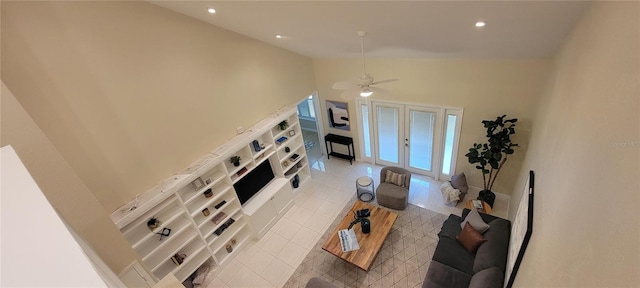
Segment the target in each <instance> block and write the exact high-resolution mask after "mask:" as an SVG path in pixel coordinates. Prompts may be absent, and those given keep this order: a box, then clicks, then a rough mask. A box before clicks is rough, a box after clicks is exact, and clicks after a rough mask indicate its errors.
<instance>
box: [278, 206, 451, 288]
mask: <svg viewBox="0 0 640 288" xmlns="http://www.w3.org/2000/svg"><path fill="white" fill-rule="evenodd" d="M355 201H356V198H355V197H354V198H353V199H352V200H351V201H350V202H349V203H347V205H345V207H344V209H343V210H342V211H341V212H340V213H339V214H338V217H336V220H334V221H333V223H332V224H331V225H330V226H329V228H328V229H327V231H326V232H325V233H324V235H323V236H322V237H321V238H320V240H318V242H317V243H316V244H315V246H314V247H313V248H312V249H311V251H310V252H309V254H307V256H306V257H305V258H304V260H303V261H302V264H300V266H298V268H297V269H296V271H295V272H294V273H293V275H292V276H291V277H290V278H289V280H288V281H287V282H286V283H285V285H284V287H304V286H305V285H306V283H307V281H309V279H311V278H312V277H318V278H322V279H324V280H327V281H329V282H332V283H333V284H334V285H336V286H337V287H421V286H422V281H423V280H424V276H425V275H426V274H427V269H428V268H429V263H430V262H431V257H432V256H433V251H434V250H435V248H436V245H437V243H438V236H437V234H438V232H440V228H441V227H442V223H443V222H444V220H445V219H446V218H447V217H448V215H444V214H440V213H438V212H434V211H430V210H427V209H424V208H420V207H418V206H415V205H411V204H409V207H407V209H405V210H402V211H397V210H393V211H395V212H397V213H398V219H397V220H396V223H395V224H394V225H393V228H392V229H391V232H390V233H389V235H388V236H387V239H386V240H385V242H384V244H383V245H382V249H381V250H380V252H379V253H378V256H377V257H376V260H375V261H374V262H373V264H372V265H371V268H370V269H369V271H368V272H367V271H364V270H362V269H360V268H358V267H356V266H355V265H353V264H351V263H348V262H346V261H344V260H342V259H340V258H338V257H336V256H333V255H331V254H329V252H326V251H324V250H322V244H324V242H325V241H326V240H327V238H328V237H329V234H330V233H333V231H334V230H335V228H336V226H337V225H338V224H339V223H340V220H341V219H342V218H343V217H344V216H345V215H346V213H347V212H348V211H349V209H350V208H351V207H352V206H353V204H354V202H355ZM374 205H377V204H375V203H374Z"/></svg>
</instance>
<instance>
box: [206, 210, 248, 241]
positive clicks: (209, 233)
mask: <svg viewBox="0 0 640 288" xmlns="http://www.w3.org/2000/svg"><path fill="white" fill-rule="evenodd" d="M228 204H229V203H227V205H228ZM221 211H223V210H221ZM238 211H240V207H236V208H235V209H233V210H232V211H231V212H225V214H227V216H226V217H224V219H222V221H220V223H218V224H214V226H213V228H209V229H206V232H203V233H202V235H204V236H205V237H207V239H209V237H210V236H211V235H215V234H214V233H213V232H215V231H216V230H217V229H218V228H220V227H222V224H224V223H226V222H227V221H228V220H229V219H231V218H233V220H235V221H238V220H239V219H240V217H242V213H238ZM236 214H240V215H239V216H238V215H236ZM234 216H235V217H234ZM205 223H212V224H213V222H210V221H209V222H205ZM233 224H236V223H233ZM233 224H232V225H231V226H233ZM204 226H205V225H203V226H202V227H200V230H201V231H202V230H204V229H205V227H204ZM222 234H224V231H223V232H222ZM216 236H217V235H216ZM216 236H214V237H216ZM217 237H219V236H217Z"/></svg>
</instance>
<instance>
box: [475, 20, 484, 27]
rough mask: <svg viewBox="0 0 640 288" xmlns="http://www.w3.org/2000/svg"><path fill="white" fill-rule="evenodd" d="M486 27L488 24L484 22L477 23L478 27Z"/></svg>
mask: <svg viewBox="0 0 640 288" xmlns="http://www.w3.org/2000/svg"><path fill="white" fill-rule="evenodd" d="M484 25H486V23H484V21H478V22H476V27H484Z"/></svg>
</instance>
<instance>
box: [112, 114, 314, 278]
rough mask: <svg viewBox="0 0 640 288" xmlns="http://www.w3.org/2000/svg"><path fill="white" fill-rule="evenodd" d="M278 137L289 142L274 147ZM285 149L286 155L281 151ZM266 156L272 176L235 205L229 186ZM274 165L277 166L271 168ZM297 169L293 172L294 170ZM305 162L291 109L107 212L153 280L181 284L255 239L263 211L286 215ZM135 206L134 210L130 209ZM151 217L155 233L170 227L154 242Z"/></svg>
mask: <svg viewBox="0 0 640 288" xmlns="http://www.w3.org/2000/svg"><path fill="white" fill-rule="evenodd" d="M283 120H287V121H288V122H289V127H287V129H285V130H284V131H281V130H279V129H278V125H277V124H278V123H280V122H281V121H283ZM290 131H294V132H295V134H294V135H293V136H290V134H289V133H290ZM280 137H287V140H286V141H285V142H284V143H283V144H281V145H277V144H276V140H277V139H278V138H280ZM254 141H258V143H259V144H260V145H262V146H263V147H264V148H262V149H261V150H260V151H257V152H256V151H255V149H254V145H253V142H254ZM284 147H289V148H291V150H290V151H289V152H285V151H284V150H285V148H284ZM294 153H296V154H298V155H299V158H298V159H296V160H291V159H290V158H291V155H293V154H294ZM232 156H240V158H241V161H240V162H241V165H239V166H237V167H236V166H233V164H232V163H230V162H229V159H230V158H231V157H232ZM267 159H268V160H269V161H270V163H271V167H272V169H273V172H274V174H275V175H276V177H275V179H273V180H271V181H270V182H269V184H267V185H266V187H264V188H263V189H262V190H261V191H260V192H259V193H258V194H256V195H255V196H254V197H252V198H251V199H250V200H249V201H247V202H246V203H244V205H241V204H240V201H239V200H238V197H237V195H236V193H235V190H233V189H232V188H233V183H236V182H237V181H239V180H240V179H242V178H243V177H245V176H246V175H247V174H248V173H250V172H251V171H253V170H254V169H255V168H256V167H257V166H258V165H260V164H263V163H264V162H265V161H266V160H267ZM283 161H289V162H290V163H291V164H289V165H288V166H287V167H286V168H285V169H283V167H282V162H283ZM278 162H279V164H280V165H277V164H276V163H278ZM298 164H300V167H299V168H293V167H296V165H298ZM308 165H309V164H308V158H307V155H306V151H305V150H304V141H303V138H302V132H301V130H300V123H299V122H298V119H297V114H296V106H290V107H286V108H284V109H282V110H279V111H277V112H275V113H274V114H273V115H272V116H270V117H268V118H266V119H264V120H262V121H260V122H258V124H255V125H254V126H253V127H250V128H248V129H246V130H245V133H242V134H240V135H237V136H235V137H233V138H232V139H231V140H229V141H226V142H225V143H224V144H222V145H221V146H220V147H218V148H217V149H214V151H212V152H210V153H208V154H206V155H204V156H203V157H201V158H200V159H198V160H196V161H195V162H194V163H192V164H190V165H189V166H188V167H187V168H185V169H183V170H181V172H178V173H177V174H174V175H171V176H170V177H169V178H168V179H166V180H165V181H163V182H162V184H160V185H157V186H156V187H154V188H152V189H150V190H149V191H150V192H149V191H148V192H145V193H143V194H141V195H140V196H139V197H138V198H137V199H134V200H132V201H130V202H129V203H127V204H126V205H125V206H123V207H122V208H120V209H119V210H117V211H116V212H113V213H112V214H111V219H112V220H113V221H114V223H115V224H116V225H117V226H118V228H120V231H121V232H122V233H123V235H124V236H125V237H126V239H127V240H128V241H129V243H130V244H131V247H133V249H134V251H135V252H136V253H137V254H138V259H142V261H143V262H144V264H145V266H146V267H147V268H149V269H150V271H151V272H153V274H154V275H155V276H156V277H158V278H163V277H165V276H166V275H167V274H170V273H171V274H173V275H175V276H176V278H178V279H179V280H180V281H181V282H183V281H185V279H187V278H188V277H189V276H190V275H192V274H193V273H194V271H196V270H197V269H198V268H199V267H200V266H201V265H202V264H203V263H205V262H206V261H210V262H212V263H211V269H214V270H215V269H217V268H219V267H221V266H222V265H223V264H225V263H228V262H229V261H230V260H231V259H233V258H234V257H235V256H236V255H237V254H238V253H239V251H241V250H242V247H244V246H246V245H247V244H248V243H249V242H250V240H251V238H252V237H254V236H255V234H253V232H252V229H251V228H250V227H253V225H254V224H255V221H259V220H264V219H266V220H268V221H269V223H274V222H273V221H272V220H269V219H267V218H265V217H264V216H265V215H266V214H265V213H262V212H264V211H270V209H274V208H275V210H276V211H277V213H278V215H280V216H281V215H282V214H283V213H284V212H286V209H288V208H289V207H290V205H292V203H293V194H292V190H291V186H290V185H291V184H290V180H291V179H292V178H293V177H294V175H299V176H300V180H301V181H300V183H303V181H309V179H310V174H311V173H310V171H309V167H308ZM243 168H246V169H247V171H246V172H244V173H243V174H242V175H240V176H238V175H237V174H236V173H237V172H238V171H240V170H241V169H243ZM291 169H297V171H295V172H293V171H291V174H290V175H287V176H286V177H285V178H283V177H282V175H283V174H284V173H285V172H287V171H290V170H291ZM195 179H201V180H202V181H203V182H204V183H203V185H202V187H201V188H200V189H195V188H194V185H193V184H192V182H193V181H194V180H195ZM207 182H208V183H207ZM198 186H199V185H198ZM207 189H211V190H212V192H213V196H212V197H210V198H206V197H205V196H204V195H203V194H204V191H206V190H207ZM282 191H284V192H282ZM285 192H286V193H285ZM138 201H139V204H137V202H138ZM222 201H226V202H225V204H223V205H221V206H220V207H219V208H218V209H215V208H214V207H215V205H217V204H218V203H221V202H222ZM134 204H136V205H137V207H138V208H137V209H135V210H129V208H130V207H132V206H133V205H134ZM265 205H269V206H265ZM205 208H207V209H208V210H209V212H210V213H209V215H208V216H204V214H203V213H202V210H203V209H205ZM221 213H224V214H221ZM245 213H246V214H245ZM216 215H217V216H219V217H220V218H221V221H220V222H218V223H217V224H215V223H213V222H212V221H211V219H213V218H214V217H215V216H216ZM247 215H248V216H247ZM267 216H268V215H267ZM280 216H277V217H280ZM151 217H156V218H157V219H158V220H160V221H161V224H160V228H158V229H159V230H160V231H161V230H162V228H165V227H166V228H170V229H172V230H171V233H170V235H169V236H164V237H163V238H162V240H160V235H157V234H155V233H154V232H153V231H151V230H149V228H148V227H147V221H148V220H149V219H150V218H151ZM229 219H234V222H233V224H231V225H230V226H228V227H227V228H226V229H225V230H224V231H222V233H221V234H220V235H215V233H214V231H216V230H217V229H219V228H220V227H222V226H223V225H224V223H227V221H229ZM274 219H277V218H274ZM263 222H265V221H263ZM265 227H266V226H265ZM158 229H156V231H158ZM265 229H267V228H265ZM231 239H235V240H236V244H235V245H233V251H232V252H231V253H228V252H227V251H226V247H225V246H226V244H227V243H230V240H231ZM175 254H185V255H187V256H186V257H185V259H184V262H183V263H181V264H180V265H176V264H175V263H174V262H173V261H172V260H171V258H172V256H174V255H175Z"/></svg>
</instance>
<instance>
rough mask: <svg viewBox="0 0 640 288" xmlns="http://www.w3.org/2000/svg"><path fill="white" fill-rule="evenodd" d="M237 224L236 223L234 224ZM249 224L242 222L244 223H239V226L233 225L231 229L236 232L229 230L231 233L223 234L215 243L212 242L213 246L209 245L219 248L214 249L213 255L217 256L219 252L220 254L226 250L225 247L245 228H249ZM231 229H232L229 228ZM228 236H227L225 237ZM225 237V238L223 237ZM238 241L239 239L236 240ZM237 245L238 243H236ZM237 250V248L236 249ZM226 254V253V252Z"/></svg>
mask: <svg viewBox="0 0 640 288" xmlns="http://www.w3.org/2000/svg"><path fill="white" fill-rule="evenodd" d="M234 224H235V223H234ZM248 225H249V224H247V222H245V221H242V223H238V225H237V226H236V225H231V227H233V226H236V227H234V228H235V229H234V230H229V233H223V234H222V235H220V236H219V237H218V238H216V239H214V240H213V241H211V244H209V245H210V246H217V248H215V249H213V248H212V250H213V254H216V253H218V252H220V251H221V250H223V249H225V245H226V244H227V243H228V242H229V241H231V239H233V238H234V237H235V236H237V235H238V232H240V231H242V230H243V228H245V227H246V228H249V227H248ZM229 229H231V228H229ZM225 234H226V235H225ZM223 235H224V237H223ZM236 241H238V239H236ZM213 244H216V245H213ZM236 244H237V242H236ZM234 250H235V248H234ZM225 252H226V251H225Z"/></svg>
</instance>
